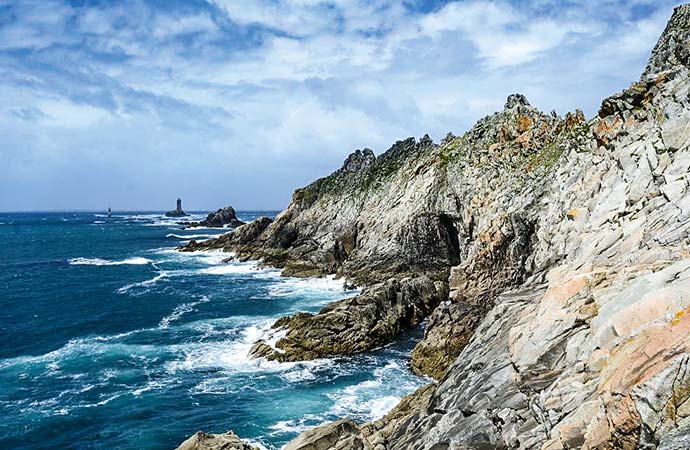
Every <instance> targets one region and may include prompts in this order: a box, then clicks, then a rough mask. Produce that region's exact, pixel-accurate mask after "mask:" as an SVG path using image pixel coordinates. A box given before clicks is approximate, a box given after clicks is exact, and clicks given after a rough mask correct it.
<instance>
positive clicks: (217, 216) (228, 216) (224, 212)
mask: <svg viewBox="0 0 690 450" xmlns="http://www.w3.org/2000/svg"><path fill="white" fill-rule="evenodd" d="M183 224H184V225H185V226H186V227H187V228H191V227H218V228H220V227H224V226H226V225H229V226H230V227H233V228H236V227H239V226H241V225H244V222H242V221H241V220H239V219H238V218H237V214H236V213H235V209H234V208H233V207H232V206H226V207H225V208H221V209H219V210H218V211H216V212H212V213H210V214H209V215H208V216H207V217H206V219H205V220H202V221H201V222H188V223H187V222H184V223H183Z"/></svg>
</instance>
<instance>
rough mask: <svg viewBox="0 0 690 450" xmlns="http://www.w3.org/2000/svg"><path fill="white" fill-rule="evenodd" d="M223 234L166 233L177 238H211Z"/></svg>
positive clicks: (167, 235)
mask: <svg viewBox="0 0 690 450" xmlns="http://www.w3.org/2000/svg"><path fill="white" fill-rule="evenodd" d="M220 236H222V234H188V235H184V234H175V233H168V234H166V235H165V237H172V238H175V239H211V238H217V237H220Z"/></svg>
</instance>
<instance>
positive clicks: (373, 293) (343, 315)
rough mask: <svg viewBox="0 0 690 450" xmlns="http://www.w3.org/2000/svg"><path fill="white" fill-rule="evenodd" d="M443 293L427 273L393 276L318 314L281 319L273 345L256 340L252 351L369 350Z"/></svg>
mask: <svg viewBox="0 0 690 450" xmlns="http://www.w3.org/2000/svg"><path fill="white" fill-rule="evenodd" d="M447 297H448V290H447V287H446V284H445V283H443V282H441V281H436V282H433V281H431V280H430V279H429V278H427V277H420V278H403V279H402V280H396V279H391V280H388V281H387V282H385V283H380V284H376V285H374V286H372V287H370V288H367V289H365V290H364V292H362V293H361V294H360V295H357V296H356V297H353V298H348V299H345V300H340V301H337V302H334V303H331V304H329V305H328V306H326V307H324V308H323V309H322V310H321V311H319V313H318V314H308V313H300V314H296V315H294V316H291V317H283V318H282V319H279V320H278V321H277V322H276V323H275V325H274V328H278V329H280V328H286V329H287V330H288V331H287V334H286V335H285V336H284V337H283V338H282V339H280V340H279V341H278V342H277V343H276V347H277V350H274V349H271V348H270V347H268V346H267V345H265V344H262V343H261V342H259V343H257V344H255V346H254V348H253V349H252V351H251V355H252V356H254V357H266V358H268V359H270V360H278V361H303V360H309V359H316V358H323V357H327V356H334V355H348V354H354V353H360V352H363V351H366V350H371V349H373V348H376V347H380V346H382V345H384V344H387V343H389V342H391V341H393V340H394V339H395V338H396V337H397V336H399V335H400V333H401V331H403V330H406V329H410V328H412V327H415V326H417V325H419V324H420V323H421V321H422V320H423V319H424V318H425V317H426V316H427V315H429V313H430V312H431V311H432V310H433V309H434V308H435V307H436V306H437V305H438V304H439V303H440V302H441V301H443V300H445V299H446V298H447Z"/></svg>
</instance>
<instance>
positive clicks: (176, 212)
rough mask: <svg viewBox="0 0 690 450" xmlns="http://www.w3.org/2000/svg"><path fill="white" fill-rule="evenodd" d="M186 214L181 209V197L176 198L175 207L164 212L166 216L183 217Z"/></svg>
mask: <svg viewBox="0 0 690 450" xmlns="http://www.w3.org/2000/svg"><path fill="white" fill-rule="evenodd" d="M187 215H188V214H186V213H185V212H184V211H182V199H181V198H178V199H177V208H175V209H174V210H172V211H168V212H167V213H165V216H166V217H184V216H187Z"/></svg>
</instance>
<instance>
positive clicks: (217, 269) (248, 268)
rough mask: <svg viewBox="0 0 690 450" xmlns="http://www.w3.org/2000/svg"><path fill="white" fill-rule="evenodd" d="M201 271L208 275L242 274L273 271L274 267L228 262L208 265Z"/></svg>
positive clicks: (252, 263)
mask: <svg viewBox="0 0 690 450" xmlns="http://www.w3.org/2000/svg"><path fill="white" fill-rule="evenodd" d="M200 272H201V273H205V274H209V275H242V274H256V273H261V272H264V273H275V272H277V271H276V270H275V269H263V268H260V267H259V266H258V265H257V264H256V263H254V262H248V263H229V264H223V265H219V266H213V267H209V268H208V269H202V270H201V271H200Z"/></svg>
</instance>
